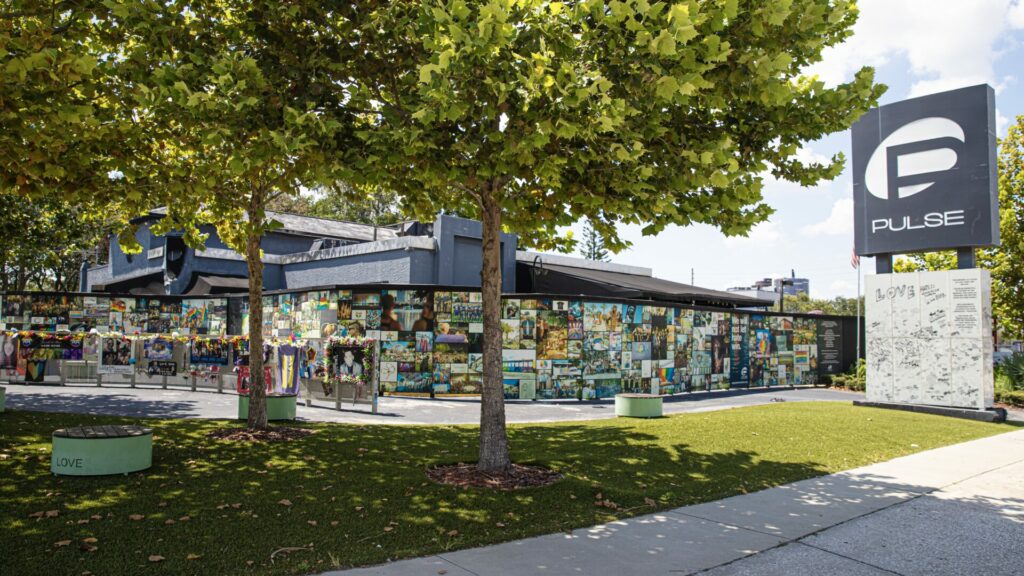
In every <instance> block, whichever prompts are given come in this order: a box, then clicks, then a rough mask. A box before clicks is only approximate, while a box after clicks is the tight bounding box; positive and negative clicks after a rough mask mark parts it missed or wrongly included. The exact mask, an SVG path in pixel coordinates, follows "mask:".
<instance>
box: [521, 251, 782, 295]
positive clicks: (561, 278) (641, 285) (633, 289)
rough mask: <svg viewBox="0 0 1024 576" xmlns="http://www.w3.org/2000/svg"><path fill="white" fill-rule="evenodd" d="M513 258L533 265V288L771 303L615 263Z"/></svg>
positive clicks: (533, 256) (523, 255) (531, 256)
mask: <svg viewBox="0 0 1024 576" xmlns="http://www.w3.org/2000/svg"><path fill="white" fill-rule="evenodd" d="M538 256H539V257H538ZM516 260H517V262H518V264H519V265H525V266H528V267H530V268H532V269H533V270H532V273H531V275H530V276H531V277H532V279H533V286H532V287H531V291H533V292H552V293H561V294H576V293H579V294H585V295H589V296H615V297H619V298H642V299H650V300H663V301H670V302H682V303H688V304H696V305H704V306H724V307H730V308H732V307H760V306H771V305H772V304H773V302H772V301H771V300H762V299H760V298H752V297H749V296H744V295H742V294H735V293H731V292H724V291H721V290H712V289H710V288H701V287H700V286H691V285H689V284H682V283H680V282H673V281H671V280H665V279H662V278H655V277H654V276H652V275H650V274H646V275H645V274H642V273H641V274H637V273H629V272H624V271H620V270H616V267H617V266H616V265H608V264H607V263H603V262H592V261H590V260H584V259H581V258H566V257H564V256H562V257H558V256H555V257H549V256H547V255H536V254H532V253H526V252H520V253H519V255H518V257H517V259H516ZM552 261H553V262H552ZM555 262H557V263H555ZM591 266H593V267H591ZM520 291H522V290H520Z"/></svg>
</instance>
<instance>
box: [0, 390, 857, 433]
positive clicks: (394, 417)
mask: <svg viewBox="0 0 1024 576" xmlns="http://www.w3.org/2000/svg"><path fill="white" fill-rule="evenodd" d="M6 387H7V405H8V406H9V407H11V408H20V409H23V410H39V411H43V412H78V413H85V414H109V415H114V416H131V417H153V418H235V417H236V415H237V414H238V407H237V406H238V404H237V403H238V400H237V397H236V396H235V395H234V394H231V393H224V394H217V393H216V392H192V391H190V390H180V389H179V390H175V389H168V390H163V389H160V388H125V387H108V386H104V387H103V388H98V387H96V386H39V385H24V384H7V385H6ZM862 397H863V395H861V394H854V393H850V392H840V391H837V390H829V389H825V388H817V389H816V388H797V389H788V388H778V389H771V390H750V391H746V390H735V391H734V390H729V391H716V392H709V393H705V392H700V393H693V394H689V395H686V396H679V397H674V398H671V399H669V401H667V402H665V412H666V413H667V414H675V413H682V412H703V411H708V410H722V409H725V408H736V407H740V406H753V405H757V404H766V403H768V402H772V401H777V400H779V399H782V400H785V401H787V402H803V401H815V400H817V401H821V400H834V401H846V402H849V401H851V400H855V399H858V398H862ZM505 414H506V418H507V419H508V421H509V422H556V421H565V420H593V419H597V418H611V417H614V416H615V407H614V405H613V404H612V403H611V402H572V401H570V402H564V403H553V402H511V403H508V404H507V405H506V407H505ZM298 417H299V419H301V420H311V421H318V422H351V423H358V424H477V423H479V422H480V403H479V402H478V401H476V400H468V399H465V400H430V399H429V398H395V397H383V398H381V399H380V413H379V414H377V415H374V414H371V413H370V412H369V406H366V405H358V406H351V405H350V406H344V407H343V410H342V411H340V412H339V411H337V410H334V409H333V407H332V408H325V407H310V408H307V407H305V406H301V405H300V406H299V408H298Z"/></svg>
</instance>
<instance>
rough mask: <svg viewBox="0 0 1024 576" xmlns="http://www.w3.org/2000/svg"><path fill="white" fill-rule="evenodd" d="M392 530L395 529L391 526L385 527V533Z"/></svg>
mask: <svg viewBox="0 0 1024 576" xmlns="http://www.w3.org/2000/svg"><path fill="white" fill-rule="evenodd" d="M392 530H394V528H393V527H391V526H385V527H384V531H385V532H391V531H392Z"/></svg>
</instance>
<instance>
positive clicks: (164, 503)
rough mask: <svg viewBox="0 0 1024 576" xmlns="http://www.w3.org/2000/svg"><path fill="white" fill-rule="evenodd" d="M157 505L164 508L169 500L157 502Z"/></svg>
mask: <svg viewBox="0 0 1024 576" xmlns="http://www.w3.org/2000/svg"><path fill="white" fill-rule="evenodd" d="M157 506H159V507H161V508H163V507H165V506H167V502H160V503H159V504H157Z"/></svg>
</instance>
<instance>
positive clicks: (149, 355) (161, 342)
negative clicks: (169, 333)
mask: <svg viewBox="0 0 1024 576" xmlns="http://www.w3.org/2000/svg"><path fill="white" fill-rule="evenodd" d="M143 347H144V350H145V353H146V359H147V360H150V361H153V360H170V359H172V358H173V357H174V342H173V341H171V340H168V339H166V338H160V337H157V338H151V339H149V340H146V341H145V343H144V344H143Z"/></svg>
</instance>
